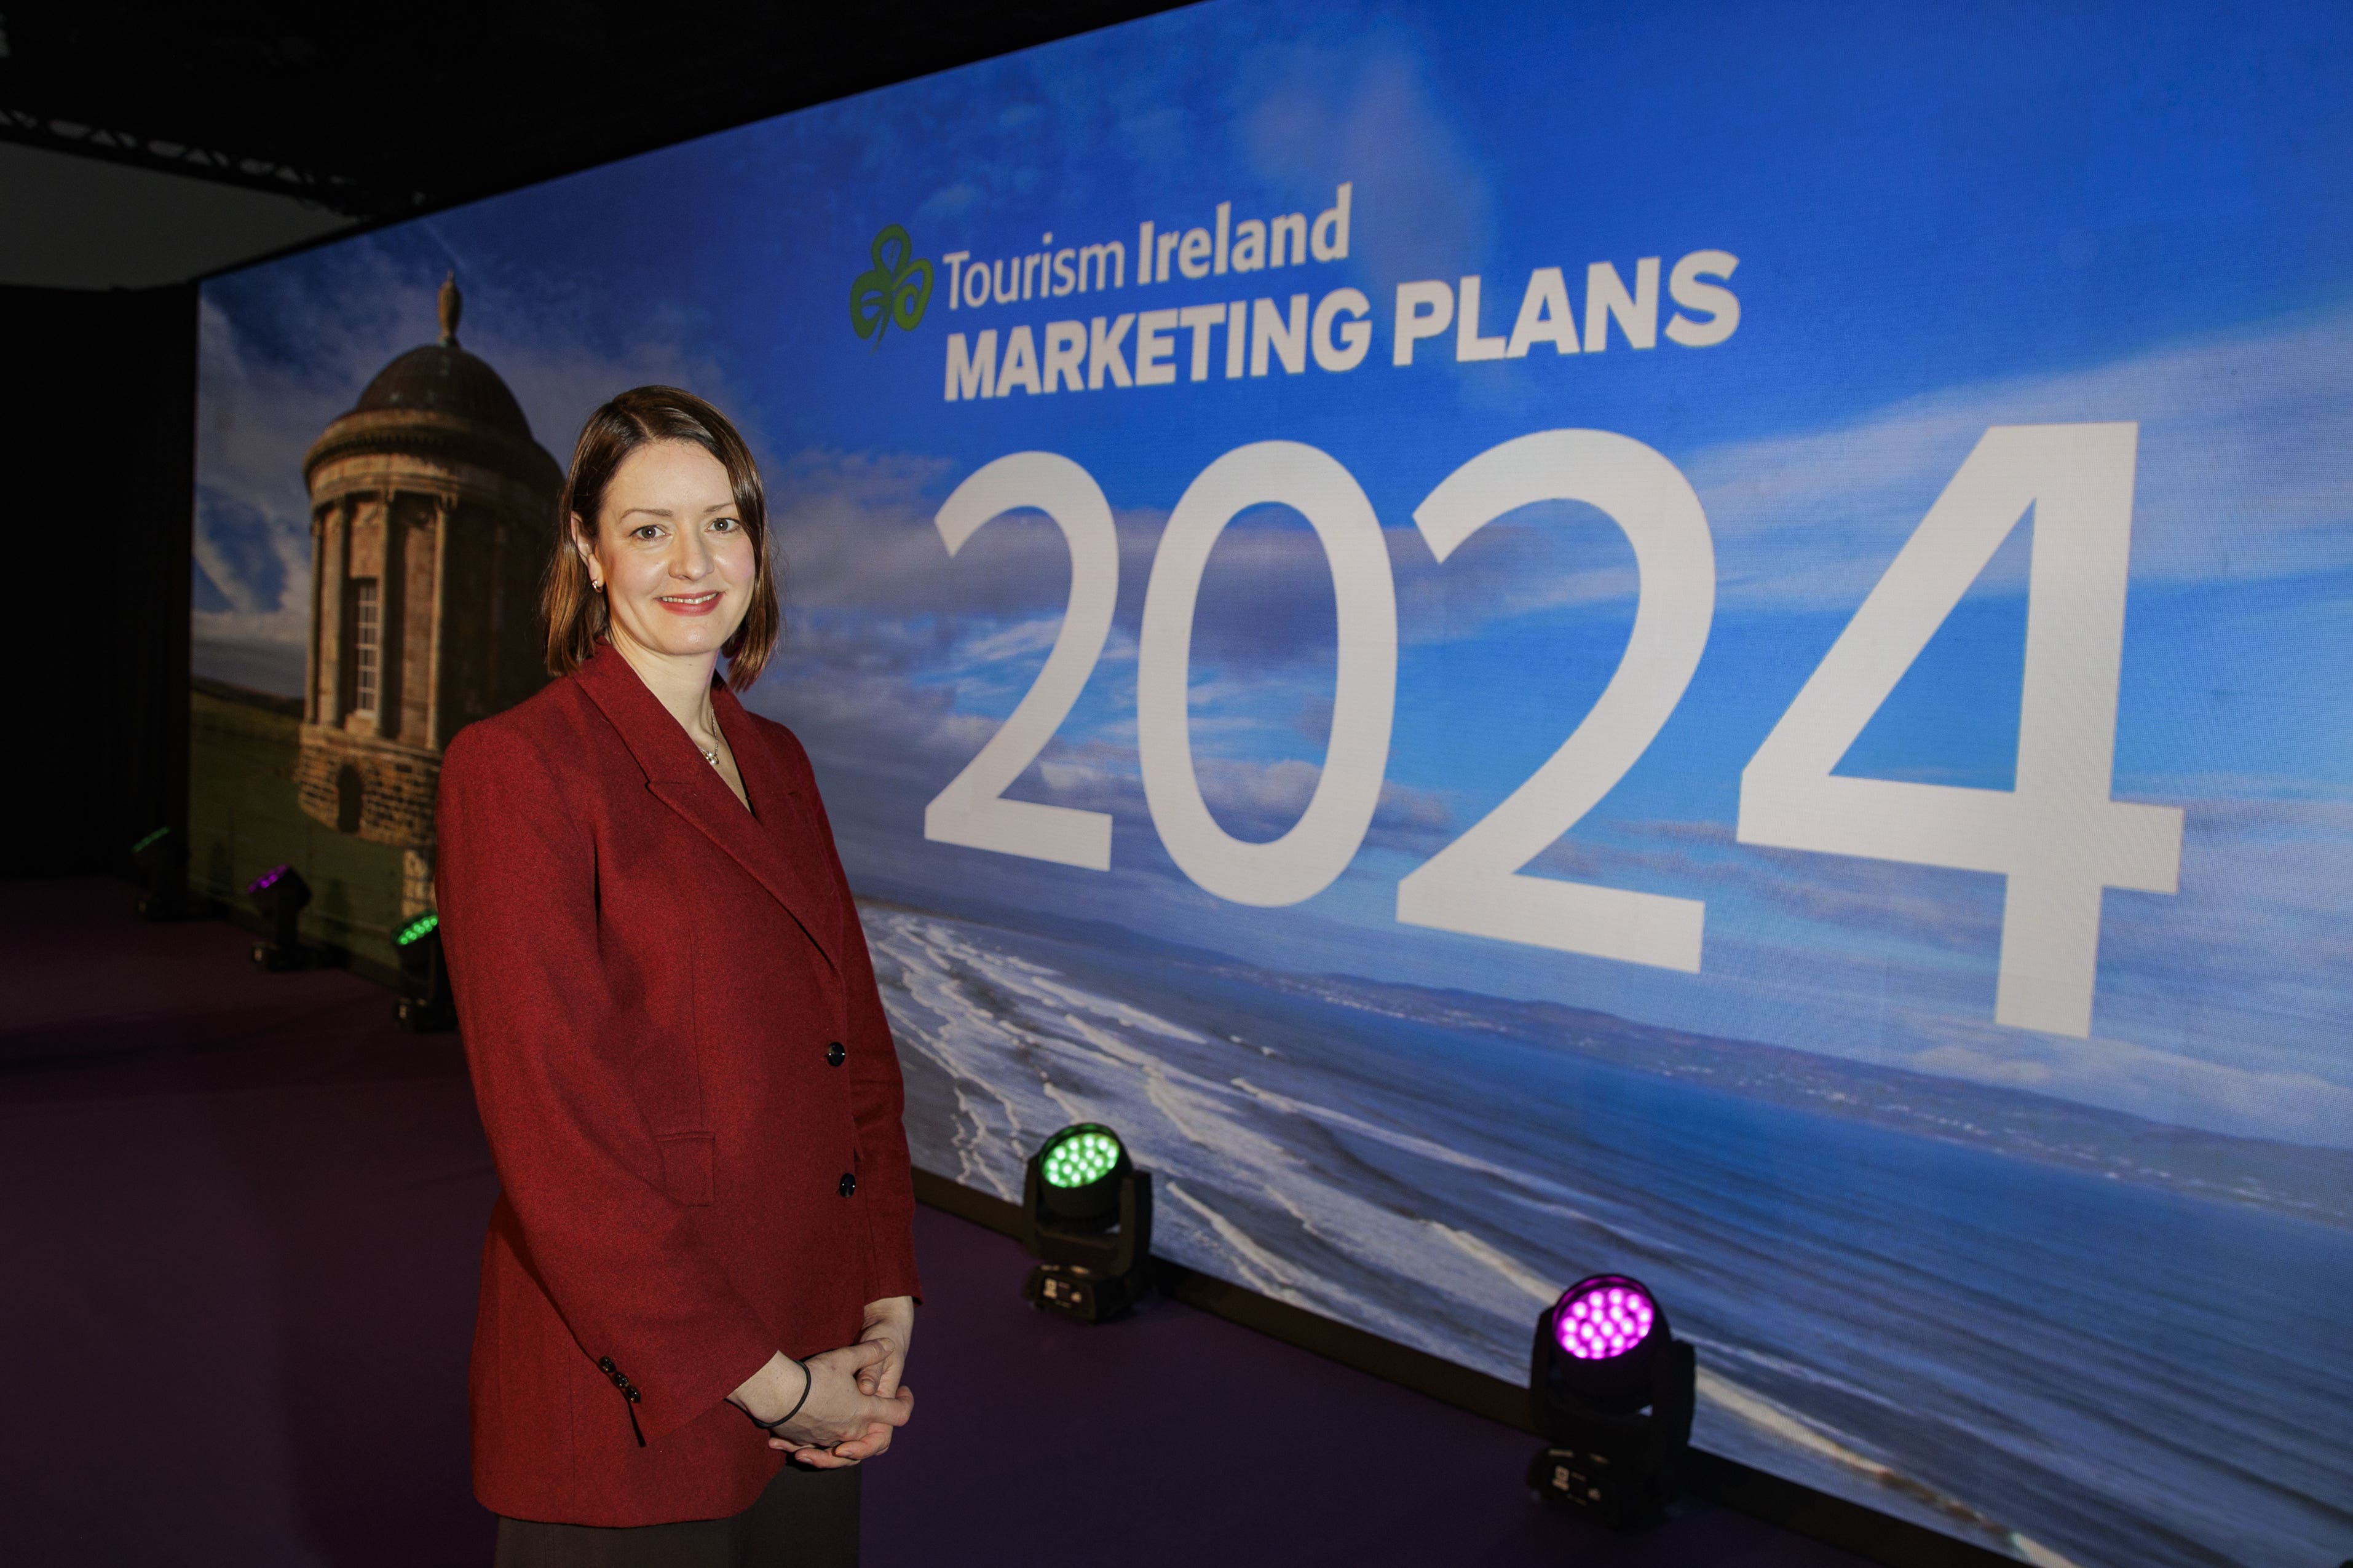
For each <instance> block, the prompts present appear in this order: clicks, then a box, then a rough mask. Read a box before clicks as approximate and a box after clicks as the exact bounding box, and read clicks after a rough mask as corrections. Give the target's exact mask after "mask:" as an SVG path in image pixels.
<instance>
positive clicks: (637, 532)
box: [631, 522, 661, 539]
mask: <svg viewBox="0 0 2353 1568" xmlns="http://www.w3.org/2000/svg"><path fill="white" fill-rule="evenodd" d="M631 535H632V537H634V538H638V539H659V538H660V537H661V530H660V529H659V528H658V527H656V526H655V525H654V524H652V523H650V522H649V523H646V524H645V525H643V526H642V527H639V528H637V529H633V530H631Z"/></svg>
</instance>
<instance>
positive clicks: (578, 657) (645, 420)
mask: <svg viewBox="0 0 2353 1568" xmlns="http://www.w3.org/2000/svg"><path fill="white" fill-rule="evenodd" d="M656 441H691V442H693V443H694V444H695V445H696V446H698V447H702V449H703V450H704V451H706V452H708V453H710V454H711V455H712V457H714V458H718V459H719V466H720V467H721V468H725V469H726V470H727V480H728V483H729V484H730V485H731V486H733V489H734V491H735V507H736V510H737V511H738V512H740V513H741V514H742V518H741V521H743V524H744V532H746V533H748V534H750V535H751V536H752V561H753V579H752V603H751V605H750V607H749V608H747V609H746V610H745V611H744V622H743V624H742V625H741V626H737V627H736V628H735V635H734V636H733V637H729V638H728V639H727V644H726V646H725V647H723V648H721V649H720V650H719V651H720V652H721V653H723V654H724V655H725V656H726V658H727V685H728V689H730V690H734V691H742V690H744V689H747V688H748V687H750V686H751V684H752V683H753V682H754V681H755V680H757V679H760V670H761V668H762V667H763V666H765V664H766V663H767V662H768V656H769V655H770V654H772V653H774V652H775V651H776V635H777V633H778V631H779V630H780V629H781V628H782V625H783V620H784V616H783V615H782V613H781V612H780V611H779V610H778V609H777V607H776V568H775V566H774V565H773V564H772V561H773V557H774V552H772V551H770V550H769V548H768V503H767V497H766V496H765V493H764V492H763V491H762V490H761V489H760V470H759V468H758V466H757V465H755V464H754V462H753V461H752V449H751V448H750V447H746V446H745V445H744V437H741V436H739V435H737V434H736V431H735V426H733V425H731V424H729V423H728V421H727V416H725V415H724V414H722V413H720V412H719V410H717V409H716V408H713V407H712V406H711V405H709V404H708V403H705V402H704V401H703V400H702V399H701V398H700V397H697V396H695V395H694V394H692V393H691V392H681V391H680V390H679V389H678V388H677V387H675V386H640V387H635V388H632V389H631V390H629V391H628V392H625V393H622V394H621V395H619V396H618V397H616V398H614V399H613V400H612V401H611V402H609V403H607V404H606V405H604V406H603V407H601V408H599V409H597V410H596V413H594V414H591V415H590V416H588V423H587V424H586V425H584V426H581V427H580V444H579V445H578V446H576V447H573V449H572V471H571V472H570V473H568V474H566V475H565V477H564V495H563V498H562V499H561V500H559V501H558V502H557V503H556V510H555V515H556V537H555V553H554V555H553V556H551V557H550V558H549V560H548V563H547V577H546V580H545V581H544V582H543V583H542V584H540V590H539V600H540V609H541V611H542V612H543V614H544V615H545V616H546V617H547V672H548V673H549V674H550V675H554V676H565V675H569V674H571V673H572V672H573V671H574V670H575V669H577V668H580V667H581V666H582V665H583V664H586V662H587V661H588V658H589V656H591V655H592V654H594V653H595V652H596V639H597V638H599V637H603V636H604V635H605V633H606V631H607V627H608V626H609V625H610V621H609V616H608V612H607V609H606V607H605V600H604V597H603V595H599V594H598V593H597V592H596V589H595V588H593V587H592V586H590V585H589V580H588V563H586V562H585V561H583V560H581V559H580V552H579V550H578V549H576V548H575V546H574V544H573V542H572V531H573V524H574V520H575V519H577V520H578V522H579V527H580V531H581V532H582V534H583V535H584V536H585V537H586V538H588V539H591V540H594V539H595V538H596V526H597V524H596V519H597V516H598V514H599V513H601V512H602V511H603V510H605V491H606V489H607V488H608V487H609V486H610V485H611V484H612V482H613V476H614V475H615V474H616V473H617V472H619V471H620V467H621V463H622V461H623V459H625V458H628V455H629V454H630V453H632V452H634V451H636V450H637V449H638V447H644V446H649V445H650V444H651V443H653V442H656Z"/></svg>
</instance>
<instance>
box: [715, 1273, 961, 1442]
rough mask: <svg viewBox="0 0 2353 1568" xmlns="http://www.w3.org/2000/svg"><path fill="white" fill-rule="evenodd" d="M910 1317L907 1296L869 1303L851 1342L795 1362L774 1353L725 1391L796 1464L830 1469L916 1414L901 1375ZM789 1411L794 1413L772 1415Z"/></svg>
mask: <svg viewBox="0 0 2353 1568" xmlns="http://www.w3.org/2000/svg"><path fill="white" fill-rule="evenodd" d="M914 1321H915V1303H914V1301H913V1299H912V1298H910V1297H906V1296H897V1297H892V1298H890V1299H888V1300H881V1301H873V1302H870V1303H868V1305H867V1308H866V1326H865V1329H864V1331H862V1332H861V1333H860V1336H859V1340H858V1342H857V1343H856V1344H851V1345H844V1346H843V1347H842V1348H841V1349H839V1350H831V1351H824V1352H819V1353H818V1354H817V1355H813V1356H811V1357H809V1358H808V1359H807V1361H806V1362H801V1363H795V1362H794V1361H793V1360H792V1359H791V1358H790V1357H788V1356H786V1355H785V1354H784V1353H783V1352H777V1353H776V1355H775V1356H774V1357H772V1358H771V1359H770V1360H769V1362H768V1364H767V1365H765V1366H764V1367H762V1368H761V1369H760V1370H759V1371H758V1372H756V1373H753V1374H752V1376H751V1377H750V1378H748V1379H746V1380H745V1381H744V1384H743V1385H742V1386H740V1387H738V1388H737V1389H736V1390H735V1392H734V1394H732V1395H730V1398H731V1399H732V1401H733V1403H734V1405H736V1407H737V1408H739V1409H741V1410H743V1411H744V1413H745V1414H746V1415H750V1416H751V1417H752V1419H753V1420H754V1421H756V1422H758V1423H760V1424H761V1425H762V1426H768V1427H769V1433H768V1447H772V1448H777V1449H781V1450H783V1451H784V1452H785V1453H786V1455H788V1456H789V1457H790V1458H792V1460H793V1462H794V1463H796V1464H800V1465H807V1466H808V1467H810V1468H813V1469H821V1470H829V1469H839V1468H842V1467H844V1466H848V1465H854V1464H857V1463H859V1462H860V1460H863V1459H871V1458H874V1457H875V1456H876V1455H878V1454H881V1453H883V1452H885V1451H886V1450H888V1449H889V1447H891V1435H892V1432H894V1431H895V1430H897V1429H898V1428H899V1427H901V1426H905V1425H906V1424H907V1418H908V1417H909V1416H910V1415H913V1414H914V1409H915V1394H914V1391H913V1389H911V1388H909V1387H907V1386H906V1385H905V1384H903V1383H902V1382H901V1378H902V1374H903V1373H905V1371H906V1365H907V1345H908V1342H909V1340H910V1338H911V1337H912V1336H913V1330H914ZM804 1373H806V1376H804ZM804 1391H806V1396H804ZM796 1401H797V1402H798V1408H797V1409H796V1408H794V1406H795V1402H796ZM787 1410H790V1411H792V1419H790V1420H789V1421H776V1420H775V1419H774V1418H775V1416H776V1415H779V1414H781V1413H783V1412H785V1411H787ZM772 1423H773V1425H772Z"/></svg>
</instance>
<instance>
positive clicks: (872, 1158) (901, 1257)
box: [779, 726, 923, 1301]
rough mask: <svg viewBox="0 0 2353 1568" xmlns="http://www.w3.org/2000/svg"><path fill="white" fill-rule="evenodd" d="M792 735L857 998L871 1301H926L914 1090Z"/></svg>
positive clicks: (852, 1048) (852, 1069)
mask: <svg viewBox="0 0 2353 1568" xmlns="http://www.w3.org/2000/svg"><path fill="white" fill-rule="evenodd" d="M779 728H780V729H781V728H782V726H779ZM784 738H785V745H786V750H787V751H788V752H790V753H791V759H790V760H791V762H792V763H793V767H794V771H795V772H796V773H797V774H798V775H799V779H800V786H801V790H802V792H803V795H804V798H806V799H807V801H808V803H809V810H810V813H811V815H813V816H815V817H816V818H817V826H818V837H819V838H820V839H821V840H823V843H824V850H825V867H826V870H827V872H828V875H829V877H830V879H831V881H832V883H833V889H834V896H835V897H836V898H838V899H839V900H840V901H841V947H842V965H841V983H842V985H843V988H844V989H845V990H846V991H847V992H848V993H849V1061H848V1063H846V1064H845V1065H846V1066H847V1067H848V1068H849V1073H850V1079H849V1093H850V1113H851V1115H852V1117H853V1118H854V1119H855V1120H856V1121H857V1124H858V1164H859V1177H858V1195H859V1196H860V1198H864V1197H866V1196H867V1195H868V1194H872V1196H873V1202H872V1203H871V1204H869V1205H867V1207H866V1223H867V1227H868V1234H867V1247H866V1255H867V1257H868V1258H870V1259H871V1260H872V1263H871V1267H872V1268H873V1270H874V1279H873V1283H872V1284H871V1286H869V1289H870V1290H871V1295H870V1296H869V1297H868V1300H875V1301H880V1300H887V1299H888V1298H890V1297H892V1296H913V1297H914V1298H916V1300H922V1299H923V1283H922V1281H921V1280H920V1279H918V1278H917V1277H916V1273H915V1181H914V1171H913V1165H912V1163H910V1161H909V1160H908V1157H907V1129H906V1123H905V1121H904V1116H905V1111H906V1103H907V1093H906V1086H905V1084H904V1082H903V1080H902V1079H901V1078H900V1075H899V1052H898V1047H896V1046H895V1045H894V1044H893V1043H892V1038H891V1020H890V1017H889V1016H888V1015H886V1014H885V1013H884V1012H883V1011H882V995H881V992H880V991H879V990H877V989H876V987H875V984H874V958H873V955H872V954H871V953H870V952H868V951H867V949H866V928H865V926H864V925H863V924H862V923H860V921H859V918H858V901H857V900H856V898H855V897H854V896H853V895H852V894H851V892H850V890H849V876H848V875H847V874H846V873H845V872H844V871H843V870H842V868H841V855H840V852H839V850H837V849H836V848H835V847H834V843H833V824H832V822H831V821H830V820H829V819H828V817H827V816H826V814H825V802H824V800H823V799H822V798H821V797H819V795H818V789H817V774H816V773H815V771H814V770H813V769H811V767H810V766H809V761H808V752H807V751H805V750H804V749H803V748H802V746H801V743H800V739H799V737H797V736H796V735H794V734H793V733H792V731H789V730H786V731H784Z"/></svg>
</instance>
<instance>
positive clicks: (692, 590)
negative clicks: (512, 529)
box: [573, 441, 757, 658]
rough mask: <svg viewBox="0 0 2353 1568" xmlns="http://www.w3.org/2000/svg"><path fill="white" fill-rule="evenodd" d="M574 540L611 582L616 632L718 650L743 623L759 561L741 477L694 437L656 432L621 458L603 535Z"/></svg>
mask: <svg viewBox="0 0 2353 1568" xmlns="http://www.w3.org/2000/svg"><path fill="white" fill-rule="evenodd" d="M573 542H574V543H575V545H577V546H578V548H579V551H580V554H581V558H582V559H583V560H585V561H586V563H587V564H588V574H589V576H590V578H591V579H592V580H594V581H596V582H601V583H602V584H605V605H606V607H607V609H608V610H609V611H611V613H612V620H613V635H614V637H615V639H616V640H617V641H618V640H620V639H623V638H626V639H628V642H630V643H633V644H635V645H637V647H640V648H642V649H644V650H646V651H647V652H649V653H657V654H666V655H670V656H672V657H677V658H691V657H696V656H702V655H716V654H717V653H718V652H719V650H720V649H721V648H722V647H724V646H725V645H726V642H727V639H728V638H729V637H733V636H734V635H735V628H736V627H737V626H740V625H742V624H743V620H744V612H745V611H746V610H747V609H748V608H750V606H751V603H752V584H753V580H754V576H755V574H756V571H757V568H756V563H754V558H753V553H752V536H751V534H750V533H749V532H747V531H745V529H744V518H743V514H742V512H741V511H740V510H738V509H737V507H736V505H735V490H734V487H733V486H732V485H730V484H729V483H728V482H727V470H726V468H723V467H722V466H721V464H720V461H719V459H718V458H714V457H712V455H711V454H710V453H709V452H706V451H704V450H703V449H702V447H698V446H696V445H695V444H694V443H693V442H691V441H653V442H649V443H648V444H647V445H645V446H642V447H638V449H637V450H636V451H634V452H632V453H630V454H629V455H628V457H626V458H622V459H621V466H620V467H619V468H617V469H616V470H614V474H613V480H612V483H611V484H609V485H607V487H606V489H605V505H604V511H603V514H602V515H601V516H599V517H598V518H597V520H596V537H595V538H594V539H586V538H583V537H581V534H580V531H579V528H578V526H577V523H576V522H575V527H574V531H573Z"/></svg>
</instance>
